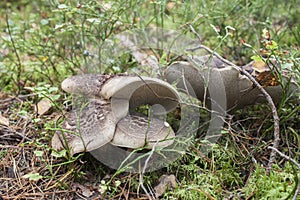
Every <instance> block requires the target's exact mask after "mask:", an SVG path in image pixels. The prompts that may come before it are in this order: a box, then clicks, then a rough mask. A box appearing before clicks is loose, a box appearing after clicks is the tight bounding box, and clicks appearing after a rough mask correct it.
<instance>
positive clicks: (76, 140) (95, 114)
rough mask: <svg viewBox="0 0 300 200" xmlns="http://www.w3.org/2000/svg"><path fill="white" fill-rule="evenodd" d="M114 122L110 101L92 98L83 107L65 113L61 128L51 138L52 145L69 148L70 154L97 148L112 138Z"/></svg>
mask: <svg viewBox="0 0 300 200" xmlns="http://www.w3.org/2000/svg"><path fill="white" fill-rule="evenodd" d="M116 123H117V122H116V121H115V119H114V116H113V114H112V112H111V105H110V102H109V101H105V100H102V99H92V100H91V101H90V102H89V103H88V104H87V105H86V107H84V108H83V109H78V110H74V111H72V112H71V113H69V114H67V116H66V121H65V122H64V123H63V124H62V129H63V130H62V131H57V132H56V133H55V135H54V136H53V138H52V147H53V148H54V149H56V150H62V149H64V148H65V149H68V148H70V151H71V154H72V155H73V154H75V153H79V152H83V151H91V150H94V149H97V148H99V147H101V146H103V145H105V144H106V143H108V142H110V141H111V140H112V139H113V137H114V133H115V129H116V126H115V125H116Z"/></svg>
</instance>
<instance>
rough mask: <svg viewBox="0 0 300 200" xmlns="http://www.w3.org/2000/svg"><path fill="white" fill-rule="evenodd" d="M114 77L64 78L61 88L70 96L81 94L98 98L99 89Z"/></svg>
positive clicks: (100, 75)
mask: <svg viewBox="0 0 300 200" xmlns="http://www.w3.org/2000/svg"><path fill="white" fill-rule="evenodd" d="M114 76H116V75H102V74H84V75H76V76H71V77H69V78H66V79H65V80H64V81H63V82H62V83H61V88H62V89H63V90H64V91H66V92H68V93H71V94H82V95H86V96H89V97H93V96H100V91H101V87H102V86H103V84H104V83H105V82H106V81H107V80H108V79H110V78H112V77H114Z"/></svg>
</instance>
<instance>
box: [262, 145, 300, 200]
mask: <svg viewBox="0 0 300 200" xmlns="http://www.w3.org/2000/svg"><path fill="white" fill-rule="evenodd" d="M268 149H272V150H273V151H275V152H276V153H278V154H279V155H280V156H281V157H283V158H285V159H286V160H288V161H291V162H292V163H294V164H295V165H296V166H297V167H298V169H299V171H300V164H299V163H298V162H297V161H296V160H294V159H293V158H291V157H289V156H287V155H285V154H283V153H281V152H280V151H279V150H278V149H275V148H274V147H268ZM299 192H300V183H299V182H298V186H297V189H296V191H295V193H294V196H293V198H292V200H296V199H297V196H298V194H299Z"/></svg>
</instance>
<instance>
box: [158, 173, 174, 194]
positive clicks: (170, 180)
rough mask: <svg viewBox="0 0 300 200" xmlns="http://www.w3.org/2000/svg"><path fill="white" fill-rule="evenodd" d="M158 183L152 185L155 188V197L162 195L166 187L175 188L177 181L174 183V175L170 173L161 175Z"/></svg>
mask: <svg viewBox="0 0 300 200" xmlns="http://www.w3.org/2000/svg"><path fill="white" fill-rule="evenodd" d="M158 181H159V184H158V185H157V186H155V187H154V190H155V195H156V197H157V198H158V197H160V196H162V195H163V194H164V193H165V192H166V190H167V189H168V188H170V187H171V188H175V187H176V185H177V183H176V177H175V176H174V175H173V174H171V175H162V176H161V177H160V178H159V179H158Z"/></svg>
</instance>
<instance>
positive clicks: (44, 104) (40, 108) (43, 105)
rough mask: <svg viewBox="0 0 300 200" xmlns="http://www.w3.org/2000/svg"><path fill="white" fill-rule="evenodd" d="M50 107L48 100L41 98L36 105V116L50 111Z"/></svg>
mask: <svg viewBox="0 0 300 200" xmlns="http://www.w3.org/2000/svg"><path fill="white" fill-rule="evenodd" d="M51 107H52V103H51V101H50V100H49V99H47V98H43V99H42V100H41V101H39V102H38V104H37V112H38V115H40V116H41V115H44V114H46V113H47V112H48V111H49V110H50V108H51Z"/></svg>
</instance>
